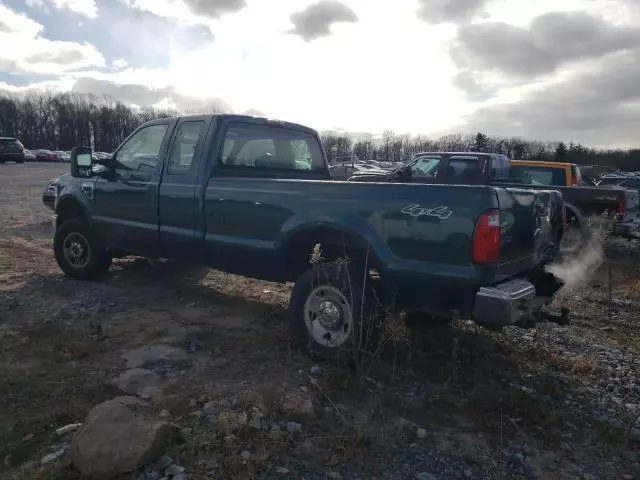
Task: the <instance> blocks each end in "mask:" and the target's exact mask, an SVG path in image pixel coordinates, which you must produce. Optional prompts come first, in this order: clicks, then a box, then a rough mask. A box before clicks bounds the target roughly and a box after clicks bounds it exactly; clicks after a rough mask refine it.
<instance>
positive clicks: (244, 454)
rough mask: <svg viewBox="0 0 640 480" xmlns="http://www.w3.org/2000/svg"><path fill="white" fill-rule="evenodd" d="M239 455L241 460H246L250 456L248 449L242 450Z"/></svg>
mask: <svg viewBox="0 0 640 480" xmlns="http://www.w3.org/2000/svg"><path fill="white" fill-rule="evenodd" d="M240 456H241V457H242V459H243V460H245V461H248V460H249V459H250V458H251V453H250V452H249V451H248V450H243V451H242V453H241V454H240Z"/></svg>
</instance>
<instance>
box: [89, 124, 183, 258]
mask: <svg viewBox="0 0 640 480" xmlns="http://www.w3.org/2000/svg"><path fill="white" fill-rule="evenodd" d="M174 124H175V120H169V119H162V120H156V121H154V122H152V123H149V124H146V125H144V126H142V127H141V128H139V129H138V130H136V131H135V132H134V133H133V134H132V135H131V136H129V138H127V140H125V141H124V143H123V144H122V145H121V146H120V147H119V148H118V149H117V150H116V152H115V153H114V154H113V157H112V162H113V166H114V175H113V176H112V178H109V179H104V178H98V179H97V180H95V184H93V185H91V184H90V182H87V185H86V186H85V185H83V190H85V193H86V194H87V196H90V197H91V198H90V201H91V202H92V204H93V205H92V213H93V219H94V222H95V227H96V228H97V229H98V231H99V233H100V235H101V237H102V238H104V239H105V241H106V243H107V246H108V247H110V248H114V249H120V250H124V251H126V252H129V253H133V254H139V255H144V256H149V257H152V256H159V254H160V243H159V241H158V240H159V237H158V225H159V223H158V187H159V185H160V174H161V171H162V164H163V160H164V157H165V155H166V151H167V146H168V144H169V141H168V140H169V137H170V133H171V131H172V127H173V125H174Z"/></svg>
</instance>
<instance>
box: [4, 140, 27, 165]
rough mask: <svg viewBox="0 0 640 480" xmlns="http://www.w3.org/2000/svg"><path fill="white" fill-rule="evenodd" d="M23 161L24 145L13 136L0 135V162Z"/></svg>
mask: <svg viewBox="0 0 640 480" xmlns="http://www.w3.org/2000/svg"><path fill="white" fill-rule="evenodd" d="M5 162H16V163H23V162H24V145H22V143H20V140H18V139H17V138H14V137H0V163H5Z"/></svg>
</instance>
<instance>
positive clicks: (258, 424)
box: [249, 413, 263, 430]
mask: <svg viewBox="0 0 640 480" xmlns="http://www.w3.org/2000/svg"><path fill="white" fill-rule="evenodd" d="M249 426H250V427H251V428H253V429H255V430H262V426H263V417H262V415H261V414H259V413H256V414H255V415H254V416H253V417H251V420H250V421H249Z"/></svg>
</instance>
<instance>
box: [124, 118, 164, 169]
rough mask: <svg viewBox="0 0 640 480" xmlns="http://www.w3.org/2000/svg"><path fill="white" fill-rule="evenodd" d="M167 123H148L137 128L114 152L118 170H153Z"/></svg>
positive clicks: (156, 164) (156, 163)
mask: <svg viewBox="0 0 640 480" xmlns="http://www.w3.org/2000/svg"><path fill="white" fill-rule="evenodd" d="M168 127H169V125H167V124H160V125H149V126H148V127H144V128H142V129H141V130H138V131H137V132H136V133H135V135H134V136H133V137H131V138H130V139H129V140H127V142H126V143H125V144H124V145H123V146H122V147H121V148H120V150H118V152H117V153H116V157H115V159H116V169H118V170H133V171H136V170H147V171H148V170H155V169H156V167H157V166H158V161H159V159H158V156H159V155H160V149H161V148H162V141H163V140H164V136H165V134H166V133H167V128H168Z"/></svg>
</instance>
